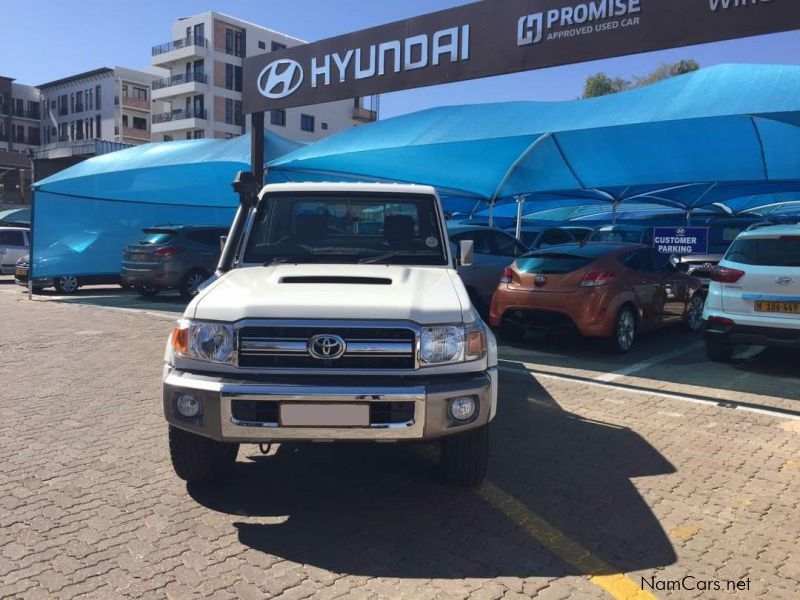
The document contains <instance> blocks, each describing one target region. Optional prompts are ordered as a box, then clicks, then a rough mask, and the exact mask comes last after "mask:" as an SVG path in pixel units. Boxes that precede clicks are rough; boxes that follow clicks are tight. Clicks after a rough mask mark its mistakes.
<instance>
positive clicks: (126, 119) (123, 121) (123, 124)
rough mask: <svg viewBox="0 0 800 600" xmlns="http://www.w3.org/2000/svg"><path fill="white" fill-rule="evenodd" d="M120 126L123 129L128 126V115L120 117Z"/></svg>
mask: <svg viewBox="0 0 800 600" xmlns="http://www.w3.org/2000/svg"><path fill="white" fill-rule="evenodd" d="M122 126H123V127H127V126H128V115H122Z"/></svg>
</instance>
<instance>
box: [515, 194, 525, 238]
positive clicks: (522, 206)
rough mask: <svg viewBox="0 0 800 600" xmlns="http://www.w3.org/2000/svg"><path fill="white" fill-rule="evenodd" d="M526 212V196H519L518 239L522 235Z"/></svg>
mask: <svg viewBox="0 0 800 600" xmlns="http://www.w3.org/2000/svg"><path fill="white" fill-rule="evenodd" d="M524 211H525V196H517V232H516V238H517V239H519V238H520V235H521V234H522V214H523V212H524Z"/></svg>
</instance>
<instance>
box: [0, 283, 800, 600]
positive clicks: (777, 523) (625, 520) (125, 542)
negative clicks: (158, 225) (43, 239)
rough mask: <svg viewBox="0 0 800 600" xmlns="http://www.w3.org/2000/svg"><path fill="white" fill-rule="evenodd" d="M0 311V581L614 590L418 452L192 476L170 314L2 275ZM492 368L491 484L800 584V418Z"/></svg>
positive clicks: (788, 585) (119, 590)
mask: <svg viewBox="0 0 800 600" xmlns="http://www.w3.org/2000/svg"><path fill="white" fill-rule="evenodd" d="M0 315H2V323H3V327H2V328H0V357H1V358H0V376H2V382H3V384H2V386H3V387H2V391H1V392H0V410H1V411H2V412H0V415H1V416H2V419H0V440H2V443H0V596H3V597H23V598H69V597H75V596H80V595H84V594H85V595H88V597H97V598H116V597H154V598H163V597H168V598H189V597H214V598H263V597H272V596H277V597H281V598H305V597H319V598H334V597H348V598H350V597H352V598H373V597H374V598H415V599H416V598H465V597H472V598H501V597H506V598H515V597H519V598H522V597H534V596H535V597H537V598H542V599H558V598H596V597H604V596H605V597H608V596H607V595H606V593H605V592H604V591H603V590H602V589H601V588H600V587H598V586H596V585H594V584H593V583H592V582H590V581H589V580H588V579H587V578H586V577H585V576H583V574H582V573H581V572H580V571H579V570H578V568H577V567H576V566H574V565H571V564H569V561H568V560H563V559H559V558H557V556H559V555H560V556H563V553H562V554H559V552H558V548H554V547H553V545H554V544H558V543H559V539H560V538H555V539H550V540H549V541H548V540H545V541H541V540H537V539H535V537H534V536H532V535H531V533H530V527H527V528H526V527H525V526H524V523H523V525H520V524H519V523H518V522H515V521H514V520H512V519H511V518H509V514H510V511H508V510H506V509H505V508H504V507H503V506H502V505H501V506H498V505H497V503H492V502H489V501H488V500H487V499H486V497H485V494H482V493H479V492H462V491H459V490H457V489H453V488H450V487H447V486H444V485H442V484H440V483H439V480H438V473H437V470H436V466H435V461H434V460H433V459H432V458H431V454H430V452H428V451H426V450H425V449H424V448H423V449H418V448H416V447H413V446H403V447H398V446H378V447H374V446H359V445H336V446H334V445H313V446H306V447H288V446H282V447H280V448H278V450H277V453H276V454H275V455H274V456H268V457H261V456H259V455H258V452H257V448H256V447H254V446H246V447H243V449H242V451H241V452H240V455H239V461H240V462H239V464H238V465H237V468H236V471H235V474H234V477H233V478H232V479H231V480H230V481H229V482H228V483H227V484H226V485H224V486H219V487H217V488H214V489H201V488H197V489H195V488H192V489H188V490H187V488H186V486H185V485H184V484H183V483H182V482H180V481H179V480H178V479H176V478H175V477H174V475H173V474H172V471H171V467H170V465H169V462H168V456H167V451H166V441H165V429H166V428H165V425H164V423H163V421H162V417H161V414H160V371H161V355H162V352H163V345H164V341H165V336H166V332H167V330H168V327H169V320H168V319H167V318H161V317H158V316H157V315H153V314H136V313H130V312H119V311H112V310H109V309H104V308H98V307H89V306H81V305H66V304H58V303H55V302H41V301H39V302H34V303H29V302H27V301H25V300H23V299H22V296H21V295H19V294H11V293H0ZM510 367H512V368H513V364H512V365H510ZM501 386H502V387H501V408H500V413H499V416H498V419H497V421H496V426H495V429H494V432H493V433H494V438H493V456H492V463H491V474H490V479H491V484H492V489H496V490H498V493H500V494H503V495H507V496H509V497H513V498H514V499H515V501H516V502H518V503H519V505H520V506H522V507H523V508H524V510H526V511H529V514H530V515H532V516H535V517H536V518H538V519H544V520H545V521H547V522H548V523H549V524H550V525H552V526H553V527H555V528H557V529H558V530H560V531H561V532H563V534H564V536H566V537H568V538H569V539H571V540H573V541H574V542H577V543H578V544H580V546H581V547H582V548H584V549H586V550H588V551H590V552H591V553H592V554H593V556H594V557H595V558H597V559H599V560H601V561H603V562H604V563H606V564H607V565H609V568H610V567H613V570H617V569H618V570H620V571H621V572H626V573H627V574H628V576H629V577H630V578H631V579H632V580H634V581H636V583H641V580H640V578H641V577H645V578H648V579H649V578H650V577H655V578H656V579H658V580H660V581H662V582H666V581H667V580H672V579H680V578H682V577H684V576H685V575H691V576H694V577H696V578H697V579H713V580H721V579H735V580H739V579H746V578H748V577H749V578H750V580H751V583H750V591H749V592H739V593H738V594H726V593H724V592H713V591H712V592H700V591H694V592H676V591H672V592H664V591H657V592H654V594H655V595H656V596H658V597H675V598H689V597H702V598H728V597H735V598H764V597H769V598H793V597H796V594H797V590H798V589H800V560H798V557H800V541H798V540H799V539H800V535H799V532H800V510H798V508H799V507H798V502H800V485H799V484H798V479H799V478H798V475H800V470H799V469H798V467H799V466H800V456H798V454H800V452H799V450H800V425H799V424H798V423H800V422H797V421H788V420H784V419H779V418H775V417H771V416H767V415H758V414H752V413H744V412H740V411H731V410H725V409H720V408H714V407H707V406H701V405H693V404H688V403H681V402H677V401H674V400H668V399H663V398H658V397H650V396H647V395H643V394H630V393H626V392H620V391H617V390H614V389H612V388H603V387H597V386H591V387H590V386H586V385H582V384H580V383H573V382H568V381H559V380H555V379H548V378H541V379H539V380H538V381H537V380H536V379H534V378H533V377H532V376H531V375H530V374H528V373H526V372H512V371H509V370H505V371H503V374H502V381H501ZM500 504H502V503H500ZM509 506H510V504H509ZM531 518H533V517H531ZM525 520H526V518H525V517H523V518H522V519H521V521H523V522H524V521H525ZM528 522H531V521H530V520H529V521H528ZM547 545H550V546H551V547H550V548H549V549H548V548H547V547H546V546H547Z"/></svg>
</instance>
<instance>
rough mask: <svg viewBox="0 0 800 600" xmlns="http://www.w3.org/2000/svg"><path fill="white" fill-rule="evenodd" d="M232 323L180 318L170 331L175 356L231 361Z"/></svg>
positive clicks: (209, 360)
mask: <svg viewBox="0 0 800 600" xmlns="http://www.w3.org/2000/svg"><path fill="white" fill-rule="evenodd" d="M233 335H234V334H233V325H229V324H226V323H209V322H203V321H192V320H189V319H181V320H180V321H178V322H177V323H176V324H175V328H174V329H173V331H172V350H173V352H174V353H175V355H176V356H181V357H184V358H192V359H195V360H204V361H208V362H216V363H233V361H234V353H233Z"/></svg>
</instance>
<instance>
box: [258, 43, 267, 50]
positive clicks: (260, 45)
mask: <svg viewBox="0 0 800 600" xmlns="http://www.w3.org/2000/svg"><path fill="white" fill-rule="evenodd" d="M258 48H259V50H266V49H267V45H266V44H265V43H264V42H258Z"/></svg>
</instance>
